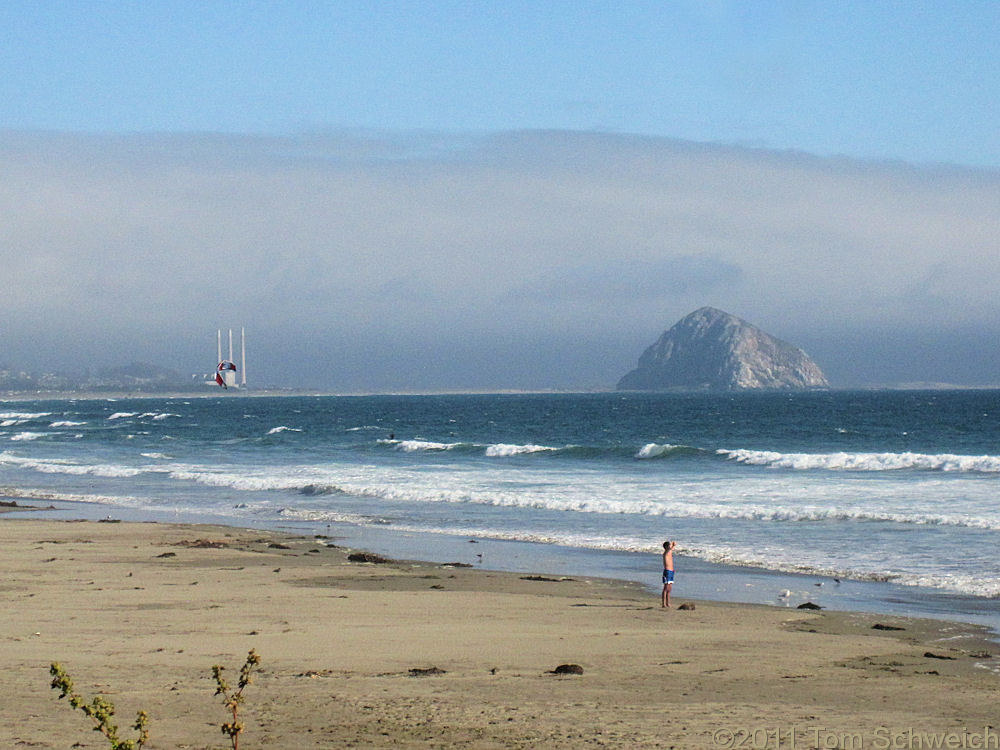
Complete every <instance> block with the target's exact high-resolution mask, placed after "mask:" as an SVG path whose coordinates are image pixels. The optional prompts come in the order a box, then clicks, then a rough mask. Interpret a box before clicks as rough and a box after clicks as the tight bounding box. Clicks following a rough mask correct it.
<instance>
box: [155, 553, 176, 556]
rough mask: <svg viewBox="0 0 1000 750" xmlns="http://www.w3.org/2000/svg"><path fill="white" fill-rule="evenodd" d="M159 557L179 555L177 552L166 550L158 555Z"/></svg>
mask: <svg viewBox="0 0 1000 750" xmlns="http://www.w3.org/2000/svg"><path fill="white" fill-rule="evenodd" d="M157 557H177V553H176V552H164V553H163V554H162V555H157Z"/></svg>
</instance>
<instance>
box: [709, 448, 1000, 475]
mask: <svg viewBox="0 0 1000 750" xmlns="http://www.w3.org/2000/svg"><path fill="white" fill-rule="evenodd" d="M717 453H718V454H719V455H722V456H725V457H727V458H729V459H732V460H734V461H737V462H739V463H742V464H749V465H753V466H769V467H773V468H777V469H798V470H804V471H808V470H817V469H819V470H827V471H900V470H904V469H915V470H921V471H949V472H977V473H986V474H995V473H998V472H1000V456H960V455H955V454H951V453H938V454H925V453H777V452H774V451H755V450H743V449H740V450H726V449H719V450H718V451H717Z"/></svg>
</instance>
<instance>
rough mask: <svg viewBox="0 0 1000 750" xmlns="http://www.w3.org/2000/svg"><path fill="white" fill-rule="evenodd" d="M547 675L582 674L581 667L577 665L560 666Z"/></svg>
mask: <svg viewBox="0 0 1000 750" xmlns="http://www.w3.org/2000/svg"><path fill="white" fill-rule="evenodd" d="M549 674H583V667H581V666H580V665H579V664H560V665H559V666H558V667H556V668H555V669H553V670H552V671H551V672H549Z"/></svg>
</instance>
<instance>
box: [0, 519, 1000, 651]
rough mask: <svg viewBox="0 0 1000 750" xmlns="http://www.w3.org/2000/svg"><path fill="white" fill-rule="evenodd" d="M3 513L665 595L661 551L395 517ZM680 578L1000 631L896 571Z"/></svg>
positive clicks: (973, 600)
mask: <svg viewBox="0 0 1000 750" xmlns="http://www.w3.org/2000/svg"><path fill="white" fill-rule="evenodd" d="M0 511H2V512H0V521H2V519H3V518H5V517H10V518H34V519H38V520H42V519H51V520H54V521H72V520H89V521H108V520H115V521H124V522H137V523H150V522H151V523H169V524H190V525H204V524H210V525H218V526H227V527H231V528H233V529H240V530H267V531H274V532H280V533H289V534H297V535H304V536H313V537H316V538H322V539H324V540H329V541H330V542H331V543H333V544H337V545H341V546H343V545H346V546H350V547H352V548H356V549H363V550H367V551H370V552H373V553H376V554H380V555H384V556H387V557H392V558H399V559H406V560H415V561H421V562H426V563H428V564H444V563H451V562H457V563H460V564H462V565H463V566H465V565H468V566H471V567H473V568H476V569H481V570H493V571H501V572H512V573H524V574H540V575H551V576H560V577H567V578H571V577H573V576H577V577H581V576H593V577H598V578H602V579H608V580H617V581H622V582H630V583H637V584H640V585H641V586H643V587H644V588H645V589H646V590H647V591H648V592H649V595H650V599H651V601H652V600H658V599H659V589H660V583H659V577H660V570H659V567H658V565H659V555H654V554H645V553H637V552H624V551H617V550H601V549H587V548H579V547H567V546H562V545H558V544H544V543H541V542H534V541H523V540H514V539H497V538H491V537H489V536H469V535H461V534H444V533H435V532H428V531H414V530H400V529H394V528H392V527H391V526H377V525H358V524H350V523H336V524H333V523H330V524H327V523H321V522H309V521H299V520H284V519H266V520H261V521H259V522H255V523H254V522H250V521H251V519H248V518H239V519H234V518H232V517H228V516H222V515H212V514H201V513H198V514H194V513H185V512H178V511H156V510H151V509H148V508H125V507H113V508H109V507H108V506H106V505H100V504H91V503H84V502H65V501H60V502H53V503H51V505H50V506H49V507H41V506H34V507H31V506H28V505H23V504H22V505H20V507H14V508H11V507H3V508H0ZM676 562H677V570H678V580H677V583H676V584H675V586H674V597H675V598H677V599H678V600H683V599H695V600H702V601H715V602H721V603H733V604H754V605H763V606H771V607H776V608H781V609H788V610H794V609H796V608H797V607H798V606H799V605H800V604H806V603H810V604H815V605H818V606H820V607H822V608H823V609H824V610H827V611H836V612H859V613H862V612H863V613H873V614H884V615H890V616H898V617H908V618H930V619H937V620H943V621H949V622H955V623H966V624H971V625H978V626H982V627H985V628H988V629H989V630H990V631H991V633H992V637H994V638H997V639H998V640H1000V602H998V600H996V599H992V598H986V597H976V596H970V595H963V594H956V593H950V592H945V591H941V590H938V589H932V588H926V587H919V586H908V585H901V584H894V583H892V582H890V581H861V580H848V579H840V580H837V579H834V578H831V577H829V576H821V575H815V574H811V573H790V572H786V571H780V570H769V569H766V568H758V567H753V566H744V565H728V564H725V563H717V562H711V561H706V560H702V559H699V558H697V557H690V556H686V555H684V554H682V553H677V555H676Z"/></svg>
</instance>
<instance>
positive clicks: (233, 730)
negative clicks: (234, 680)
mask: <svg viewBox="0 0 1000 750" xmlns="http://www.w3.org/2000/svg"><path fill="white" fill-rule="evenodd" d="M259 665H260V657H259V656H257V652H256V651H254V650H253V649H250V652H249V653H248V654H247V660H246V662H244V664H243V666H242V667H241V668H240V681H239V684H238V686H237V689H236V690H232V689H231V688H230V687H229V685H228V684H227V683H226V681H225V679H223V677H222V671H223V669H224V667H220V666H219V665H218V664H216V665H215V666H214V667H212V676H213V677H215V684H216V686H217V687H216V689H215V694H216V695H221V696H222V702H223V705H225V707H226V708H227V709H228V710H229V711H231V712H232V714H233V720H232V722H226V723H225V724H223V725H222V733H223V734H224V735H226V736H227V737H229V741H230V742H231V743H232V746H233V750H240V732H242V731H243V725H242V724H241V723H240V720H239V712H240V704H241V703H243V689H244V688H245V687H246V686H247V685H249V684H250V680H251V675H252V674H253V670H254V668H255V667H257V666H259Z"/></svg>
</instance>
